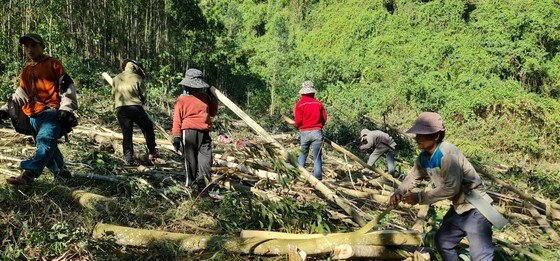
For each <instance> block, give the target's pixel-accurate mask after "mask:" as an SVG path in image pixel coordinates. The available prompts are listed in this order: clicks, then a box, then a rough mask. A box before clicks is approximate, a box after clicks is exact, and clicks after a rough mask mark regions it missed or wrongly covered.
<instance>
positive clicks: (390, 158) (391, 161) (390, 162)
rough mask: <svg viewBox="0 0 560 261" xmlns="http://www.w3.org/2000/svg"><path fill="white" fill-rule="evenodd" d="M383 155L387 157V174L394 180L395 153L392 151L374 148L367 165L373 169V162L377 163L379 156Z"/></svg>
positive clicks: (385, 148)
mask: <svg viewBox="0 0 560 261" xmlns="http://www.w3.org/2000/svg"><path fill="white" fill-rule="evenodd" d="M383 154H385V156H387V168H389V174H391V176H393V177H395V178H396V175H395V152H394V151H393V150H392V149H389V148H387V147H380V148H375V150H373V152H372V153H371V155H369V159H368V162H367V164H368V165H370V166H372V167H373V166H374V165H375V162H377V160H378V159H379V157H381V155H383Z"/></svg>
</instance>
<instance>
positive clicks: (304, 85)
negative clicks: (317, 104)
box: [299, 81, 317, 94]
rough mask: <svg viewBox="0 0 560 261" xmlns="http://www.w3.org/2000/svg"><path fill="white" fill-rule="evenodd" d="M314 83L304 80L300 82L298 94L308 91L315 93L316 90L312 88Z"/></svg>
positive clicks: (307, 92)
mask: <svg viewBox="0 0 560 261" xmlns="http://www.w3.org/2000/svg"><path fill="white" fill-rule="evenodd" d="M314 86H315V85H314V84H313V82H312V81H305V82H303V83H302V84H301V89H300V90H299V94H310V93H317V90H315V88H313V87H314Z"/></svg>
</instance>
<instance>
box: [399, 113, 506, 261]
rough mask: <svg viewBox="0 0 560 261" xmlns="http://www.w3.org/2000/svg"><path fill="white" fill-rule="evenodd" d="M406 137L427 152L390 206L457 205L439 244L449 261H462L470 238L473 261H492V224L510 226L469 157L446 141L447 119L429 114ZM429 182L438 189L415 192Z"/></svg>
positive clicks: (444, 225)
mask: <svg viewBox="0 0 560 261" xmlns="http://www.w3.org/2000/svg"><path fill="white" fill-rule="evenodd" d="M406 133H414V134H416V136H415V137H414V139H415V140H416V143H417V145H418V148H419V149H421V150H422V152H421V153H420V155H419V156H418V158H417V160H416V162H415V164H414V166H413V168H412V169H411V170H410V171H409V172H408V175H407V176H406V178H405V179H404V181H403V182H402V184H401V185H400V186H399V188H398V189H397V191H396V192H395V193H394V194H393V195H392V196H391V198H390V203H391V204H397V203H398V202H399V201H401V200H402V201H403V202H405V203H408V204H412V205H414V204H432V203H435V202H438V201H441V200H445V199H449V200H451V201H452V202H453V205H452V206H451V208H450V209H449V211H447V214H445V216H444V217H443V220H442V222H441V226H440V228H439V230H438V232H437V234H436V238H435V241H436V246H437V250H438V252H439V253H440V254H441V256H442V258H443V260H446V261H447V260H459V257H458V247H459V242H460V241H461V239H463V237H465V236H466V237H467V238H468V240H469V243H470V254H471V260H476V261H486V260H488V261H490V260H492V259H493V257H494V247H493V245H492V224H494V225H496V227H498V228H501V227H503V226H504V225H505V223H504V221H505V222H506V223H507V220H505V218H503V216H501V215H500V213H499V212H497V211H496V210H495V209H494V208H493V207H492V206H491V205H490V203H491V202H492V199H491V198H490V197H489V196H488V195H487V194H486V191H485V189H484V185H483V184H482V179H481V178H480V176H479V175H478V173H477V172H476V171H475V169H474V167H473V166H472V165H471V163H470V162H469V161H468V160H467V158H466V157H465V155H463V153H462V152H461V151H460V150H459V149H458V148H457V147H455V145H453V144H451V143H449V142H445V141H443V138H444V137H445V129H444V127H443V121H442V118H441V116H440V115H439V114H437V113H434V112H423V113H422V114H420V116H418V118H417V119H416V122H415V123H414V125H413V126H412V128H410V129H409V130H408V131H407V132H406ZM424 178H429V179H430V181H431V182H433V184H434V189H432V190H426V191H421V192H409V191H410V190H411V189H413V188H415V187H416V184H417V183H418V181H419V180H421V179H424ZM489 220H492V223H490V221H489Z"/></svg>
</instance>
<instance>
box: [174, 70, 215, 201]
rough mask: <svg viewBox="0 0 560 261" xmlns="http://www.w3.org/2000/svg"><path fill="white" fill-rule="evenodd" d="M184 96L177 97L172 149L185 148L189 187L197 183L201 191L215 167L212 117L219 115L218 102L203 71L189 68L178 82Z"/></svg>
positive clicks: (184, 154)
mask: <svg viewBox="0 0 560 261" xmlns="http://www.w3.org/2000/svg"><path fill="white" fill-rule="evenodd" d="M179 85H181V86H183V93H182V94H181V95H179V97H178V98H177V102H176V103H175V109H174V112H173V129H172V134H173V146H174V147H175V150H177V151H179V150H180V149H181V145H182V147H183V150H182V151H183V157H184V164H185V172H186V173H185V174H186V185H187V186H189V185H191V184H193V183H196V184H197V186H198V187H197V189H198V191H199V192H202V190H203V189H204V187H205V186H206V185H207V184H208V183H209V180H210V171H211V167H212V139H211V138H210V130H211V129H212V120H211V117H214V116H216V114H217V113H218V101H217V100H216V99H215V97H214V96H213V95H212V94H211V93H210V91H209V87H210V85H208V84H207V83H206V82H204V80H202V72H201V71H200V70H197V69H188V70H187V71H186V72H185V78H184V79H183V80H182V81H181V82H180V83H179Z"/></svg>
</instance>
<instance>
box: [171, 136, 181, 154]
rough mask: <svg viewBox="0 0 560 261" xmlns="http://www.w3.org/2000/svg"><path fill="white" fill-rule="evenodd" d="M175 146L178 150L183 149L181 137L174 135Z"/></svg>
mask: <svg viewBox="0 0 560 261" xmlns="http://www.w3.org/2000/svg"><path fill="white" fill-rule="evenodd" d="M173 147H174V148H175V150H176V151H181V137H180V136H175V137H173Z"/></svg>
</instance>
